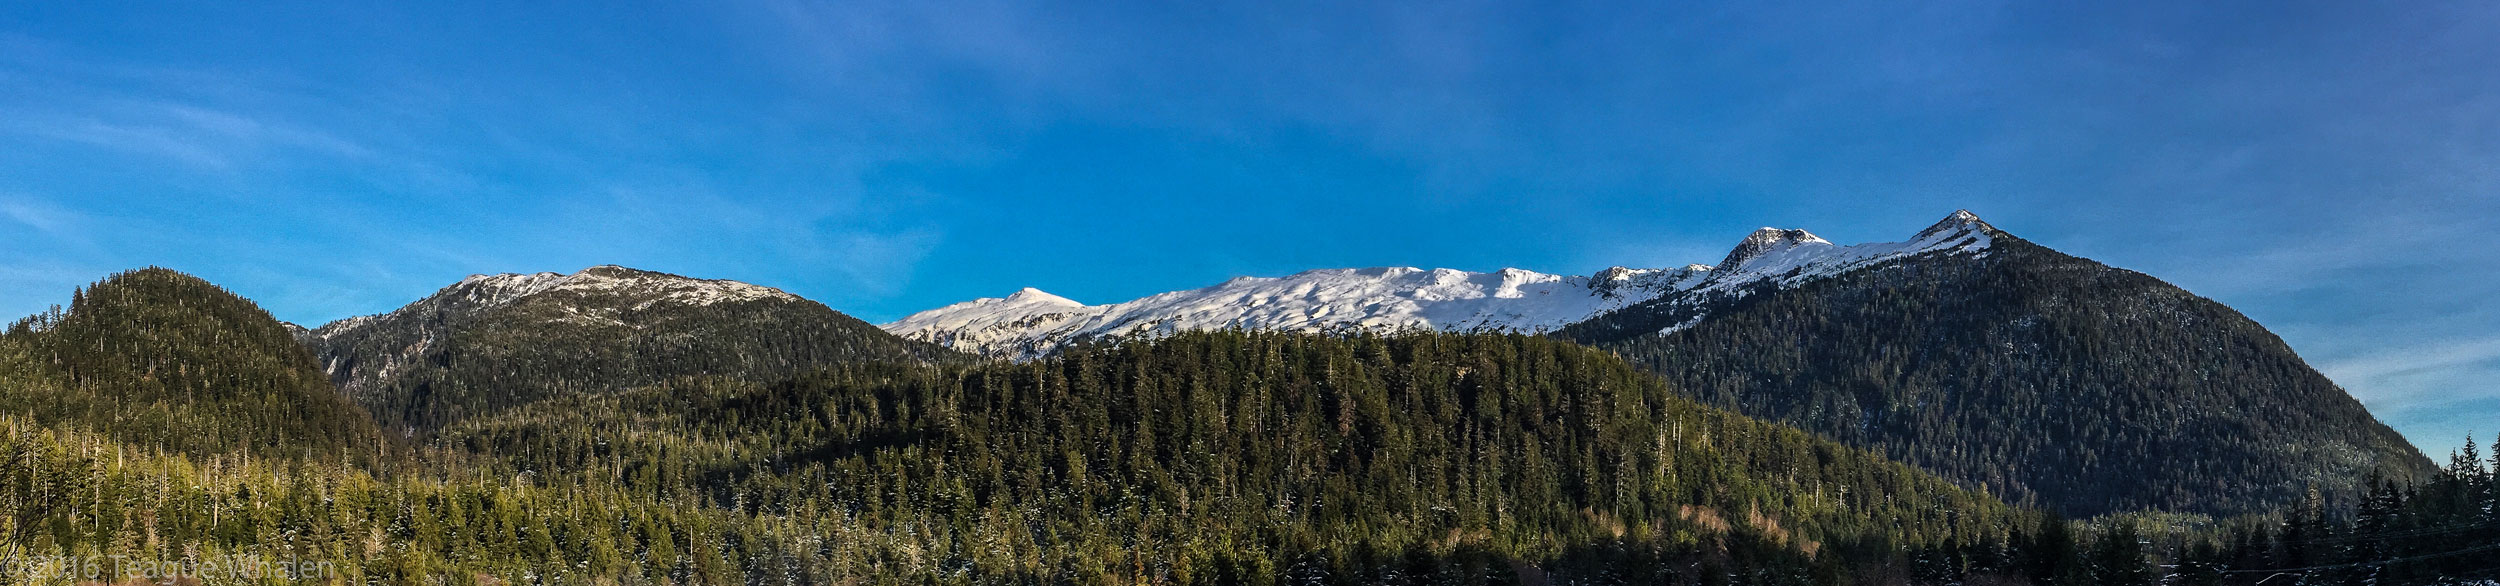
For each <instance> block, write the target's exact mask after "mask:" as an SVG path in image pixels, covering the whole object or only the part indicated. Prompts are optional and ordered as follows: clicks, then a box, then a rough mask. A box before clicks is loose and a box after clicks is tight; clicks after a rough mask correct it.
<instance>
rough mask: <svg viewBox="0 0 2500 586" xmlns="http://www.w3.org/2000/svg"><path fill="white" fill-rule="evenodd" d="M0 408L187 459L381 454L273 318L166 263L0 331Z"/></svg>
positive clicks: (375, 438) (334, 458) (374, 437)
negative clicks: (186, 456)
mask: <svg viewBox="0 0 2500 586" xmlns="http://www.w3.org/2000/svg"><path fill="white" fill-rule="evenodd" d="M0 413H7V414H13V415H18V416H21V417H26V418H29V419H30V420H32V421H36V422H40V423H42V424H44V425H51V426H57V427H67V428H75V429H84V430H90V431H93V432H96V433H100V434H103V435H105V436H107V437H111V438H114V439H115V440H118V441H121V442H126V443H129V444H131V445H135V446H143V447H148V448H154V449H161V450H167V451H173V452H179V453H182V454H186V455H189V456H192V457H209V456H219V455H232V454H239V453H250V454H255V455H261V456H273V457H274V456H286V457H311V458H314V459H317V460H322V461H331V462H344V461H357V462H368V463H370V462H373V461H375V460H376V459H378V458H382V457H384V455H383V454H382V452H383V451H385V450H387V449H388V448H387V445H386V443H385V442H384V441H383V439H382V437H381V434H380V433H379V432H378V431H376V429H375V427H374V425H373V422H372V420H371V419H369V418H368V417H367V416H366V415H365V414H364V411H363V410H362V409H358V408H357V407H356V406H355V405H353V404H351V403H349V402H347V401H346V400H345V399H343V398H341V397H340V396H339V395H338V393H337V392H336V391H335V390H333V389H332V388H331V387H330V385H329V384H328V381H327V380H326V379H325V378H324V377H323V376H322V375H321V372H320V371H319V370H317V369H316V368H315V367H314V364H313V358H312V355H311V354H310V353H308V352H306V351H305V350H304V348H303V347H301V346H299V345H297V344H296V342H295V340H294V336H293V333H291V332H289V331H288V330H287V329H286V328H285V326H283V325H282V324H280V323H279V322H278V321H277V320H275V319H272V318H270V317H269V314H268V312H265V311H262V310H261V309H260V307H258V306H256V305H253V304H252V302H250V301H245V300H244V299H243V298H241V297H237V296H235V295H234V294H233V293H230V292H227V291H226V290H224V289H221V288H218V287H217V286H215V285H211V284H209V283H208V282H206V281H202V280H200V279H198V278H196V277H192V276H190V275H185V274H182V273H179V272H175V271H171V270H167V269H161V268H149V269H141V270H137V271H131V272H126V273H120V274H116V275H113V276H112V277H111V278H107V279H105V280H104V281H103V282H99V283H96V284H95V285H94V286H92V287H89V288H87V289H85V290H82V291H80V292H78V293H77V294H76V295H74V296H73V300H72V301H71V303H70V306H69V307H68V309H67V310H66V311H64V310H61V309H58V308H56V309H54V310H53V311H51V312H47V313H45V314H43V315H38V316H34V317H31V318H28V319H25V320H21V321H19V322H17V323H16V324H14V325H12V326H10V328H9V330H8V332H7V333H6V334H5V335H0Z"/></svg>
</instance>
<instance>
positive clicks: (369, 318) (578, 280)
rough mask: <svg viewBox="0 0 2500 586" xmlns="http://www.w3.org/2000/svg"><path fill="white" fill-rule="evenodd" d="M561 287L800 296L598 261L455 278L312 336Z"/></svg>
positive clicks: (717, 299)
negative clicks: (564, 269)
mask: <svg viewBox="0 0 2500 586" xmlns="http://www.w3.org/2000/svg"><path fill="white" fill-rule="evenodd" d="M559 291H574V292H582V293H615V294H634V295H635V296H636V297H638V298H639V299H640V300H639V301H638V302H636V303H635V304H634V305H633V307H632V309H634V310H637V311H639V310H644V309H649V308H651V307H652V306H654V305H657V304H660V303H679V304H684V305H692V306H704V305H712V304H717V303H729V302H736V301H755V300H761V299H775V298H778V299H790V300H797V299H799V297H798V296H796V295H791V294H789V293H787V292H784V291H782V290H780V289H774V288H771V287H765V286H761V285H753V284H748V283H742V282H738V281H729V280H719V279H697V278H692V277H681V276H676V275H670V274H666V273H656V272H650V271H643V270H638V269H630V268H625V267H621V266H616V265H599V266H595V267H590V268H586V269H582V270H580V271H577V272H574V273H573V274H570V275H567V274H563V273H552V272H544V273H527V274H523V273H504V274H496V275H470V276H468V277H467V278H464V279H461V280H460V281H459V282H457V283H453V284H451V285H450V286H447V287H443V288H442V289H441V290H438V291H435V292H434V294H433V295H429V296H427V297H426V298H425V299H422V300H419V301H418V302H416V303H411V304H408V305H405V306H402V307H400V308H398V309H394V310H391V312H390V313H384V314H377V315H360V316H355V317H350V318H346V319H341V320H338V321H333V322H330V323H328V324H324V325H322V326H321V327H319V328H315V329H314V330H313V331H312V335H313V336H314V337H317V338H323V339H327V338H329V337H331V336H335V335H338V334H339V333H341V332H346V331H349V330H354V329H356V328H360V327H363V326H365V325H368V324H371V323H373V322H376V321H379V320H382V319H386V318H391V317H396V316H400V315H402V314H405V313H408V312H412V311H423V310H429V309H430V310H443V309H450V308H455V307H456V308H458V310H459V311H464V312H476V311H485V310H491V309H494V308H497V307H502V306H505V305H509V304H512V303H514V302H518V301H520V300H522V299H526V298H529V297H531V296H535V295H540V294H544V293H551V292H559Z"/></svg>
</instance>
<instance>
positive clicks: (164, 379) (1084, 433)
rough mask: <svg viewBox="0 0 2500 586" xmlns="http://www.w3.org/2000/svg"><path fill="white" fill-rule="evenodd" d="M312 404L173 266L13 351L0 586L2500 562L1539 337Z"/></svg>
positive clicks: (2482, 502) (325, 395)
mask: <svg viewBox="0 0 2500 586" xmlns="http://www.w3.org/2000/svg"><path fill="white" fill-rule="evenodd" d="M321 380H322V377H321V374H320V372H319V371H318V369H317V368H316V366H315V365H314V361H313V359H312V358H311V355H310V353H309V351H308V350H307V349H306V348H304V347H303V346H299V345H296V344H294V343H293V342H292V341H291V340H290V339H289V333H288V332H287V331H286V329H285V328H283V327H282V325H281V324H278V323H277V322H276V321H275V320H272V319H270V318H269V317H268V316H267V314H266V313H264V312H261V311H260V310H259V309H257V308H256V307H254V306H253V305H252V304H251V303H250V302H248V301H245V300H242V299H240V298H238V297H235V296H233V295H232V294H230V293H228V292H226V291H223V290H221V289H218V288H216V287H214V286H211V285H208V284H207V283H205V282H202V281H199V280H197V279H195V278H191V277H189V276H186V275H181V274H179V273H174V272H171V271H164V270H161V269H151V270H143V271H137V272H133V273H125V274H122V275H117V276H115V277H113V278H112V279H109V280H107V281H106V282H104V283H100V284H98V285H96V286H94V287H92V288H89V289H87V290H84V291H82V292H80V293H79V294H78V295H77V296H76V298H75V299H74V300H73V302H72V303H71V304H70V306H69V307H68V308H66V309H65V310H62V311H58V312H53V313H47V314H45V315H43V316H38V317H36V318H33V319H30V320H26V321H23V322H21V323H19V324H16V325H15V326H13V327H11V328H10V329H9V330H8V332H7V333H6V334H5V335H0V407H5V410H0V458H4V459H0V556H5V559H6V560H7V563H9V564H11V565H12V567H11V568H8V569H9V570H10V571H11V572H12V573H10V574H8V575H9V576H10V578H7V579H9V580H17V579H21V578H27V577H29V576H32V577H33V578H34V579H33V581H34V582H36V583H63V584H67V583H75V582H77V581H78V580H71V579H65V578H64V579H57V580H56V579H53V578H52V577H51V576H53V574H42V573H36V574H28V573H24V572H25V571H27V570H28V568H29V566H27V565H26V564H28V563H37V562H41V561H44V560H61V559H96V557H97V556H121V558H122V559H127V560H195V561H216V560H232V559H237V558H235V557H234V556H243V557H245V558H249V559H258V560H272V561H279V560H304V561H319V562H324V563H328V564H330V565H328V566H324V567H323V568H324V569H323V574H322V576H323V579H324V580H327V581H330V582H335V583H370V584H1027V583H1029V584H1418V585H1420V584H1912V583H1917V584H2061V585H2071V584H2148V585H2149V584H2171V583H2181V584H2257V583H2266V584H2276V583H2286V582H2285V581H2286V580H2290V581H2291V582H2290V583H2304V584H2408V583H2419V584H2429V583H2443V582H2441V580H2450V579H2457V578H2467V577H2491V576H2492V572H2493V571H2494V567H2495V566H2500V563H2495V562H2493V561H2491V560H2493V559H2500V557H2494V556H2492V555H2488V554H2489V553H2490V552H2491V550H2492V549H2493V548H2494V547H2500V545H2495V544H2500V518H2495V517H2494V516H2493V515H2494V512H2493V511H2494V510H2495V509H2496V508H2500V507H2495V505H2500V501H2496V499H2500V490H2495V483H2494V480H2493V478H2492V475H2491V473H2490V472H2489V469H2488V468H2486V467H2485V466H2484V463H2485V462H2484V460H2483V458H2482V457H2481V456H2480V455H2479V454H2476V453H2473V451H2472V450H2473V448H2470V447H2469V448H2468V449H2467V451H2466V452H2464V453H2460V454H2457V455H2456V456H2455V457H2453V458H2452V459H2451V464H2450V466H2448V467H2447V468H2446V469H2445V470H2442V471H2436V472H2432V473H2426V474H2423V475H2421V476H2418V477H2409V478H2403V479H2383V480H2379V481H2375V482H2372V483H2370V485H2369V488H2368V489H2367V490H2363V491H2358V492H2356V493H2354V496H2351V497H2344V496H2340V495H2339V494H2329V493H2308V494H2307V496H2306V498H2304V499H2301V500H2300V502H2299V503H2298V504H2297V505H2296V506H2292V507H2289V508H2286V509H2283V510H2280V511H2274V512H2266V513H2260V514H2253V515H2245V516H2237V517H2229V518H2222V519H2213V518H2207V517H2201V516H2195V515H2161V514H2142V515H2125V516H2113V517H2102V518H2097V519H2091V520H2087V521H2082V522H2070V521H2067V520H2064V519H2060V518H2057V517H2054V516H2052V515H2049V514H2046V513H2039V512H2032V511H2028V510H2024V509H2021V508H2016V507H2011V506H2008V505H2006V504H2003V503H2002V502H2000V501H1999V500H1998V499H1996V498H1994V497H1991V496H1989V495H1988V494H1985V493H1983V492H1978V491H1974V490H1971V489H1966V488H1963V487H1961V486H1958V485H1956V484H1955V483H1953V482H1950V481H1947V480H1945V479H1943V478H1940V477H1937V476H1934V475H1931V474H1928V473H1926V472H1923V471H1920V470H1917V469H1913V468H1910V467H1908V466H1905V465H1903V464H1899V463H1895V462H1892V461H1889V460H1886V459H1884V458H1882V457H1881V456H1880V455H1878V454H1874V453H1871V452H1866V451H1863V450H1859V449H1855V448H1850V447H1846V446H1844V445H1842V444H1840V443H1837V442H1834V441H1831V440H1828V439H1822V438H1818V437H1816V436H1813V435H1811V434H1808V433H1806V432H1803V431H1800V430H1797V429H1795V428H1790V427H1786V426H1782V425H1778V424H1773V423H1768V422H1764V421H1760V420H1755V419H1751V418H1748V417H1745V416H1741V415H1737V414H1734V413H1731V412H1728V411H1723V410H1720V409H1717V408H1713V407H1708V406H1705V405H1703V404H1701V403H1697V402H1694V401H1692V400H1689V399H1686V398H1683V395H1682V393H1681V392H1680V391H1679V390H1677V389H1675V388H1673V387H1672V386H1671V385H1670V384H1669V383H1667V382H1666V381H1664V380H1662V379H1660V378H1658V377H1656V376H1653V375H1650V374H1647V373H1644V372H1642V371H1640V370H1638V369H1636V368H1634V367H1633V366H1632V365H1630V364H1627V363H1626V362H1624V361H1622V360H1619V359H1617V358H1615V357H1614V356H1613V355H1611V354H1609V353H1607V352H1605V351H1601V350H1596V349H1592V348H1588V347H1583V346H1578V345H1574V344H1570V343H1567V342H1562V341H1559V340H1556V339H1553V338H1548V337H1537V336H1517V335H1447V334H1409V335H1395V336H1371V335H1344V336H1313V335H1294V334H1277V333H1246V332H1216V333H1196V334H1184V335H1179V336H1175V337H1171V338H1167V339H1161V340H1155V341H1139V342H1129V343H1121V344H1113V345H1106V346H1099V347H1092V348H1087V349H1083V350H1080V351H1075V352H1071V353H1068V354H1066V355H1063V356H1060V357H1057V358H1053V359H1050V360H1043V361H1035V362H1029V363H1003V362H1001V363H953V362H940V363H932V362H930V361H921V360H906V361H899V362H897V361H860V362H844V363H836V364H829V365H826V366H825V367H823V368H819V369H814V370H811V371H809V372H806V373H804V374H799V375H796V376H790V377H781V378H774V379H757V378H750V377H736V376H721V375H705V376H676V377H670V378H666V379H663V380H660V381H657V382H655V383H652V384H647V385H641V386H635V387H632V388H627V389H623V390H616V391H604V392H588V393H556V394H551V395H549V396H547V397H544V398H542V399H539V400H536V401H531V402H527V403H524V404H517V405H513V406H510V407H508V408H505V409H501V410H498V411H496V412H494V413H489V414H480V415H478V416H474V417H468V418H463V419H462V420H459V421H455V422H451V423H450V424H448V425H445V426H443V427H442V428H440V430H439V433H436V434H432V435H431V436H430V437H427V438H419V439H411V438H401V437H395V436H392V435H387V434H381V433H377V432H376V431H375V429H374V426H373V424H372V420H371V419H370V417H371V416H369V415H366V414H364V413H363V412H361V410H359V409H357V408H356V407H355V406H353V405H351V404H348V403H347V402H345V401H344V400H342V399H340V398H339V396H338V395H337V394H335V392H332V391H330V390H329V388H328V387H327V386H326V385H324V384H323V383H322V382H321ZM151 413H153V415H151ZM106 567H108V568H111V567H114V566H110V565H108V566H106ZM2283 576H2290V577H2289V578H2284V577H2283ZM79 577H80V578H82V579H83V578H89V577H92V578H98V579H101V580H103V581H108V582H111V581H121V580H130V579H138V578H147V577H150V576H147V575H141V574H133V573H121V574H112V573H111V572H108V573H107V575H102V576H79ZM210 583H264V584H282V583H300V582H293V581H290V580H288V579H286V578H284V577H282V576H275V575H261V576H259V577H258V578H257V579H250V580H244V579H234V578H231V577H228V578H225V579H220V580H214V581H211V582H210Z"/></svg>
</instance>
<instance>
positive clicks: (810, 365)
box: [305, 265, 953, 433]
mask: <svg viewBox="0 0 2500 586" xmlns="http://www.w3.org/2000/svg"><path fill="white" fill-rule="evenodd" d="M305 339H306V341H307V343H308V344H310V345H312V346H313V347H314V349H315V350H316V351H317V352H318V353H319V355H320V358H321V365H322V368H323V370H324V371H325V372H327V373H329V375H330V377H331V379H332V380H333V381H334V382H336V383H337V384H338V385H339V387H340V388H341V389H343V390H345V391H346V392H347V394H348V396H350V397H353V398H355V399H356V400H357V401H358V402H359V403H361V404H363V405H365V407H366V408H367V409H369V410H371V411H372V412H373V414H374V416H375V417H376V418H377V419H380V420H382V421H383V422H384V423H385V424H388V425H391V426H393V428H394V429H400V430H402V431H403V432H405V433H415V432H418V431H422V430H428V429H432V428H435V427H438V426H440V425H442V424H444V423H448V422H451V421H455V420H458V419H462V418H465V417H470V416H475V415H479V414H483V413H487V412H491V411H495V410H499V409H502V408H505V407H509V406H513V405H518V404H522V403H527V402H530V401H533V400H536V399H539V398H542V397H545V396H548V395H551V394H554V393H563V392H590V393H601V392H609V391H614V390H618V389H622V388H626V387H632V386H639V385H648V384H653V383H657V382H660V381H663V380H666V379H669V378H672V377H678V376H735V377H746V378H757V379H772V378H780V377H784V376H787V375H790V374H795V373H798V372H802V371H806V370H811V369H815V368H821V367H823V366H826V365H830V364H837V363H844V362H858V361H900V362H914V363H919V362H929V361H932V360H946V359H950V358H949V357H950V356H952V355H953V353H952V352H948V351H946V350H944V349H941V348H937V347H934V346H930V345H927V344H921V343H916V342H909V341H905V340H901V339H897V338H895V337H894V336H892V335H888V334H886V333H885V332H882V331H879V330H877V329H876V328H875V327H874V326H871V325H869V324H868V323H867V322H863V321H860V320H858V319H855V318H852V317H850V316H847V315H843V314H842V313H840V312H836V311H834V310H832V309H830V308H827V307H825V306H824V305H822V304H819V303H816V302H814V301H809V300H807V299H803V298H800V297H799V296H796V295H791V294H789V293H785V292H782V291H781V290H779V289H773V288H770V287H763V286H758V285H751V284H747V283H741V282H737V281H724V280H714V279H695V278H689V277H683V276H678V275H672V274H668V273H660V272H653V271H644V270H637V269H630V268H625V267H620V266H614V265H602V266H595V267H590V268H586V269H582V270H581V271H579V272H575V273H572V274H559V273H535V274H501V275H474V276H471V277H469V278H466V279H461V280H460V282H457V283H453V284H452V285H451V286H448V287H444V288H443V289H442V290H440V291H437V292H435V293H434V294H433V295H431V296H428V297H426V298H425V299H421V300H418V301H417V302H415V303H411V304H408V305H407V306H405V307H401V308H399V309H398V310H395V311H392V312H390V313H387V314H382V315H374V316H363V317H354V318H348V319H344V320H339V321H336V322H332V323H330V324H328V325H325V326H322V327H321V328H320V329H317V330H314V331H313V332H311V334H310V335H308V336H305Z"/></svg>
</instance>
